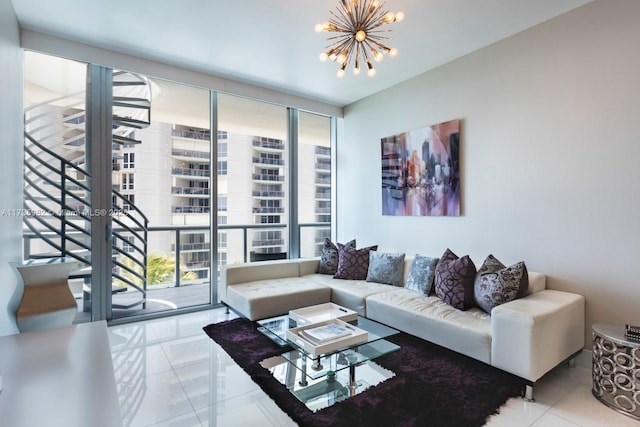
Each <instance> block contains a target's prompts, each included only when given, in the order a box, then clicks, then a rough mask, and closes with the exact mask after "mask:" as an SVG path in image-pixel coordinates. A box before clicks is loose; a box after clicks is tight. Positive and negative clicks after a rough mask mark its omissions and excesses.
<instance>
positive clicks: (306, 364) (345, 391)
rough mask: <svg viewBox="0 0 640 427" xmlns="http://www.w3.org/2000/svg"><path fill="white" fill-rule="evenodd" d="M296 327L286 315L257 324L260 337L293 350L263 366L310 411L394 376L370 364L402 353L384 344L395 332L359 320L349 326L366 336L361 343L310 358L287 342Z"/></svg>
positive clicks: (367, 321)
mask: <svg viewBox="0 0 640 427" xmlns="http://www.w3.org/2000/svg"><path fill="white" fill-rule="evenodd" d="M302 320H304V319H302ZM300 322H301V319H300V318H299V317H298V316H294V318H293V319H292V317H290V316H289V315H288V314H287V315H283V316H277V317H272V318H269V319H264V320H259V321H258V324H260V327H259V328H258V330H259V331H260V332H262V333H263V334H264V335H266V336H267V337H269V338H270V339H272V340H273V341H274V342H276V343H277V344H279V345H281V346H283V347H284V346H291V347H292V348H293V350H290V351H285V352H283V354H282V355H280V356H276V357H272V358H269V359H265V360H263V361H262V362H261V365H262V366H263V367H264V368H266V369H268V370H269V371H270V372H271V374H272V375H273V376H274V377H275V378H276V379H277V380H278V381H280V382H281V383H282V384H284V385H285V386H286V387H287V388H288V389H289V391H290V392H291V393H292V394H293V395H294V396H296V398H298V400H300V401H301V402H303V403H304V404H305V405H306V406H307V407H308V408H309V409H311V410H312V411H317V410H319V409H322V408H326V407H328V406H330V405H332V404H334V403H336V402H339V401H341V400H344V399H347V398H349V397H352V396H355V395H356V394H358V393H361V392H363V391H364V390H366V389H367V388H369V387H370V386H372V385H375V384H377V383H380V382H382V381H384V380H386V379H389V378H391V377H393V376H394V375H395V374H394V373H393V372H391V371H389V370H387V369H385V368H382V367H381V366H379V365H377V364H376V363H373V362H372V361H373V360H374V359H376V358H378V357H381V356H384V355H385V354H389V353H392V352H394V351H397V350H399V349H400V346H398V345H397V344H394V343H392V342H390V341H387V340H386V339H385V338H387V337H390V336H392V335H395V334H397V333H398V331H397V330H395V329H393V328H390V327H388V326H385V325H382V324H380V323H377V322H374V321H372V320H369V319H366V318H364V317H361V316H357V318H356V319H355V320H352V321H350V322H349V323H350V324H352V325H354V326H356V327H358V328H360V329H362V330H365V331H367V338H366V340H365V341H363V342H360V343H358V344H355V345H350V346H346V347H344V348H339V349H337V350H333V351H330V352H327V353H326V354H320V355H312V354H311V353H310V352H308V351H305V349H303V348H302V347H301V346H299V345H297V344H296V343H295V342H294V341H290V340H288V339H287V330H288V329H290V328H293V327H295V326H300Z"/></svg>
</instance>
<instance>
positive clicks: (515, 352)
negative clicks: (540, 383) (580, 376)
mask: <svg viewBox="0 0 640 427" xmlns="http://www.w3.org/2000/svg"><path fill="white" fill-rule="evenodd" d="M584 316H585V300H584V297H583V296H582V295H578V294H574V293H569V292H562V291H556V290H550V289H547V290H543V291H540V292H536V293H534V294H531V295H528V296H526V297H524V298H520V299H517V300H515V301H511V302H509V303H506V304H502V305H499V306H497V307H495V308H494V309H493V310H492V311H491V334H492V337H491V364H492V365H493V366H495V367H497V368H499V369H502V370H504V371H507V372H510V373H512V374H514V375H517V376H519V377H521V378H524V379H527V380H529V381H531V382H535V381H537V380H538V379H539V378H540V377H542V376H543V375H544V374H545V373H547V372H548V371H550V370H551V369H553V368H554V367H555V366H557V365H558V364H560V363H561V362H562V361H563V360H565V359H567V358H569V357H570V356H571V355H572V354H574V353H576V352H578V351H579V350H581V349H582V348H583V347H584V328H585V317H584Z"/></svg>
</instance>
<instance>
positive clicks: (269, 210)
mask: <svg viewBox="0 0 640 427" xmlns="http://www.w3.org/2000/svg"><path fill="white" fill-rule="evenodd" d="M253 213H254V214H271V213H274V214H275V213H277V214H281V213H284V208H276V207H262V206H261V207H254V208H253Z"/></svg>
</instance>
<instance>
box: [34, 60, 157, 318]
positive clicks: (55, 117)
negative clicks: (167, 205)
mask: <svg viewBox="0 0 640 427" xmlns="http://www.w3.org/2000/svg"><path fill="white" fill-rule="evenodd" d="M113 86H114V95H113V132H112V134H113V143H116V144H138V143H140V141H139V140H137V139H135V137H134V134H135V130H136V129H142V128H144V127H146V126H148V125H149V124H150V112H151V109H150V106H151V90H150V83H149V81H148V80H147V79H146V78H145V77H142V76H138V75H135V74H132V73H127V72H122V71H114V73H113ZM84 96H85V95H84V92H79V93H74V94H71V95H66V96H61V97H57V98H54V99H49V100H47V101H45V102H41V103H38V104H35V105H31V106H29V107H27V108H25V121H24V122H25V132H24V135H25V158H24V168H25V169H24V217H23V223H24V226H25V231H24V233H25V236H26V235H29V236H28V238H25V239H24V241H25V257H29V258H39V257H40V258H42V257H58V256H64V257H71V258H74V259H76V260H78V261H80V262H82V263H83V264H84V265H85V266H87V267H90V266H91V261H92V260H91V218H92V216H93V214H94V212H92V205H91V188H90V185H89V182H90V179H91V174H90V172H89V171H87V169H86V157H85V156H86V147H85V143H86V141H85V135H86V134H85V127H84V122H85V117H86V116H85V107H84V104H85V99H84ZM112 200H113V206H112V208H113V209H112V212H110V214H111V219H112V229H113V232H112V237H113V238H112V254H113V259H114V263H113V269H112V279H113V281H114V282H115V284H116V285H120V286H126V287H129V288H131V289H133V290H135V291H137V292H140V294H141V297H140V298H139V299H138V300H136V301H135V302H133V303H128V304H124V305H123V304H115V303H114V304H112V306H113V307H115V308H131V307H134V306H137V305H140V304H142V306H143V308H145V305H146V292H147V291H146V288H147V279H146V277H147V266H146V263H147V232H148V231H147V230H148V219H147V217H146V216H145V215H144V213H143V212H142V211H141V210H140V209H139V208H138V207H137V206H136V205H135V204H134V203H132V202H131V201H130V200H128V199H127V198H126V196H125V195H122V194H120V193H118V192H117V191H115V190H113V197H112ZM89 276H90V275H88V274H85V275H84V277H85V279H86V278H87V277H89ZM85 282H86V280H85ZM89 285H90V282H89Z"/></svg>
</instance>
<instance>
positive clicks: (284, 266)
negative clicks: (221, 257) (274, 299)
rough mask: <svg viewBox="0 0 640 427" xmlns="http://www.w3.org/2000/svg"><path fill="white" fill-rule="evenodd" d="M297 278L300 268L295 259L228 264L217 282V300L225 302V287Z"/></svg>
mask: <svg viewBox="0 0 640 427" xmlns="http://www.w3.org/2000/svg"><path fill="white" fill-rule="evenodd" d="M298 276H300V268H299V260H297V259H284V260H276V261H260V262H247V263H243V264H229V265H226V266H224V268H222V271H221V275H220V281H219V282H218V299H219V300H220V301H222V302H227V286H233V285H236V284H238V283H247V282H254V281H256V280H269V279H281V278H283V277H298Z"/></svg>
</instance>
